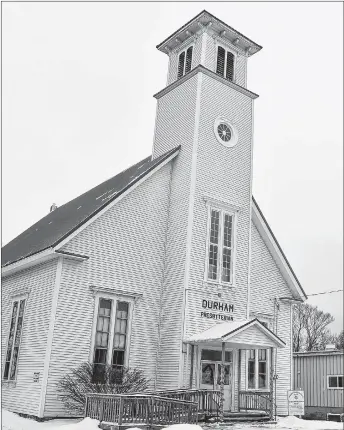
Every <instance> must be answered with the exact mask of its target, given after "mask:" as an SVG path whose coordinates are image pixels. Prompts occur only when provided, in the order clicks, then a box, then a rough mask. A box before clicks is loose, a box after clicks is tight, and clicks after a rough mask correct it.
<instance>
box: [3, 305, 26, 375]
mask: <svg viewBox="0 0 344 430" xmlns="http://www.w3.org/2000/svg"><path fill="white" fill-rule="evenodd" d="M24 308H25V299H22V300H17V301H15V302H13V307H12V317H11V323H10V333H9V337H8V343H7V353H6V361H5V369H4V379H5V380H14V379H15V377H16V373H17V367H18V366H17V365H18V357H19V346H20V339H21V333H22V327H23V318H24Z"/></svg>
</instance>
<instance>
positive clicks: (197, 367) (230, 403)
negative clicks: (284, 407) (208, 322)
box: [185, 319, 285, 421]
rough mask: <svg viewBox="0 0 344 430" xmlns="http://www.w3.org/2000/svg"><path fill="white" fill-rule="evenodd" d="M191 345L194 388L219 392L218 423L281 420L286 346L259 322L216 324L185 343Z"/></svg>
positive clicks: (190, 383) (191, 385)
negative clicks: (277, 395)
mask: <svg viewBox="0 0 344 430" xmlns="http://www.w3.org/2000/svg"><path fill="white" fill-rule="evenodd" d="M185 342H186V343H189V344H190V345H191V348H190V349H191V354H190V355H191V357H190V381H189V386H190V388H192V387H195V388H196V389H199V390H207V391H213V392H217V393H219V405H218V415H219V416H218V418H219V420H220V421H224V420H225V418H226V417H232V418H235V417H238V416H239V415H241V414H242V413H243V412H245V413H246V414H250V415H251V413H252V412H254V413H258V412H259V413H264V414H265V415H266V416H268V417H269V418H270V419H271V418H272V417H273V416H274V415H275V402H274V364H275V359H276V349H277V348H283V347H284V346H285V343H284V342H283V341H282V340H281V339H280V338H279V337H278V336H276V335H275V334H274V333H273V332H272V331H271V330H269V329H268V328H267V327H266V326H265V325H263V324H262V323H261V322H260V321H259V320H258V319H252V320H244V321H238V322H232V321H231V322H225V323H220V324H215V325H214V326H213V327H211V328H209V329H207V330H205V331H203V332H201V333H198V334H195V335H193V336H190V337H189V338H187V339H186V340H185Z"/></svg>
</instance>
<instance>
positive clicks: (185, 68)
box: [178, 46, 193, 79]
mask: <svg viewBox="0 0 344 430" xmlns="http://www.w3.org/2000/svg"><path fill="white" fill-rule="evenodd" d="M192 51H193V47H192V46H190V47H189V48H188V49H187V50H186V51H183V52H181V53H180V54H179V60H178V79H179V78H181V77H182V76H184V75H185V74H186V73H188V72H190V70H191V65H192Z"/></svg>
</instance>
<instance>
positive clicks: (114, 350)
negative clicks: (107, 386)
mask: <svg viewBox="0 0 344 430" xmlns="http://www.w3.org/2000/svg"><path fill="white" fill-rule="evenodd" d="M129 309H130V306H129V303H128V302H125V301H120V300H116V299H115V298H113V299H111V298H104V297H99V305H98V313H97V320H96V322H95V333H94V355H93V380H94V382H104V381H105V380H106V379H107V378H108V377H109V373H108V372H107V373H106V372H105V371H106V370H108V371H110V367H111V366H112V367H113V368H118V367H120V368H121V369H122V368H123V366H124V365H125V363H126V350H127V347H128V320H129ZM107 366H109V367H107Z"/></svg>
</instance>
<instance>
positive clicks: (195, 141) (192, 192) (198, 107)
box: [178, 73, 203, 387]
mask: <svg viewBox="0 0 344 430" xmlns="http://www.w3.org/2000/svg"><path fill="white" fill-rule="evenodd" d="M202 80H203V75H202V73H198V74H197V93H196V107H195V128H194V135H193V145H192V161H191V179H190V193H189V210H188V224H187V234H186V250H185V276H184V291H183V304H182V324H181V326H182V327H181V340H182V339H183V338H184V336H185V328H186V317H185V314H186V312H187V288H188V283H189V274H190V273H189V272H190V258H191V238H192V226H193V212H194V204H195V189H196V171H197V157H198V140H199V121H200V112H201V89H202ZM183 363H184V359H183V353H182V341H181V342H180V353H179V382H178V385H179V387H181V385H182V379H183V373H184V371H183Z"/></svg>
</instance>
